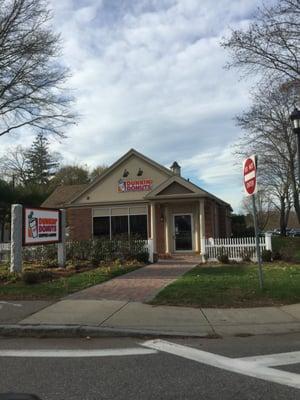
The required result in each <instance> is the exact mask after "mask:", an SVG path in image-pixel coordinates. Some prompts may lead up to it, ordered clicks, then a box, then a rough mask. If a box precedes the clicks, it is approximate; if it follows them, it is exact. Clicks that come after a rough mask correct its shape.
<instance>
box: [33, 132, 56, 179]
mask: <svg viewBox="0 0 300 400" xmlns="http://www.w3.org/2000/svg"><path fill="white" fill-rule="evenodd" d="M58 166H59V162H58V156H57V155H56V154H54V153H51V152H50V151H49V141H48V139H47V138H46V137H45V136H44V135H43V133H39V134H38V135H37V137H36V139H35V140H34V142H33V143H32V146H31V148H30V149H29V150H28V152H27V173H28V180H29V182H30V183H32V184H35V185H43V186H44V185H47V184H48V183H49V179H50V178H51V176H53V175H54V174H55V172H56V170H57V168H58Z"/></svg>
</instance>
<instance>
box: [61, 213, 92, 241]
mask: <svg viewBox="0 0 300 400" xmlns="http://www.w3.org/2000/svg"><path fill="white" fill-rule="evenodd" d="M67 225H68V226H69V229H70V239H71V240H88V239H91V238H92V236H93V232H92V209H91V208H68V209H67Z"/></svg>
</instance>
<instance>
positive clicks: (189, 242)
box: [174, 214, 193, 251]
mask: <svg viewBox="0 0 300 400" xmlns="http://www.w3.org/2000/svg"><path fill="white" fill-rule="evenodd" d="M174 240H175V251H191V250H193V239H192V216H191V215H190V214H183V215H174Z"/></svg>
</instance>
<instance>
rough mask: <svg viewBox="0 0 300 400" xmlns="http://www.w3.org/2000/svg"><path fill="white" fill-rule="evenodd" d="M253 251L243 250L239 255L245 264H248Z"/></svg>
mask: <svg viewBox="0 0 300 400" xmlns="http://www.w3.org/2000/svg"><path fill="white" fill-rule="evenodd" d="M253 253H254V250H250V249H244V250H242V251H241V253H240V257H241V259H242V260H243V261H245V262H250V261H251V258H252V257H253Z"/></svg>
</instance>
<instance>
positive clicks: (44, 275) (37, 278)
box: [22, 270, 53, 285]
mask: <svg viewBox="0 0 300 400" xmlns="http://www.w3.org/2000/svg"><path fill="white" fill-rule="evenodd" d="M52 279H53V274H52V272H50V271H46V270H42V271H25V272H23V274H22V280H23V282H24V283H26V284H27V285H33V284H35V283H39V282H42V281H51V280H52Z"/></svg>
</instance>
